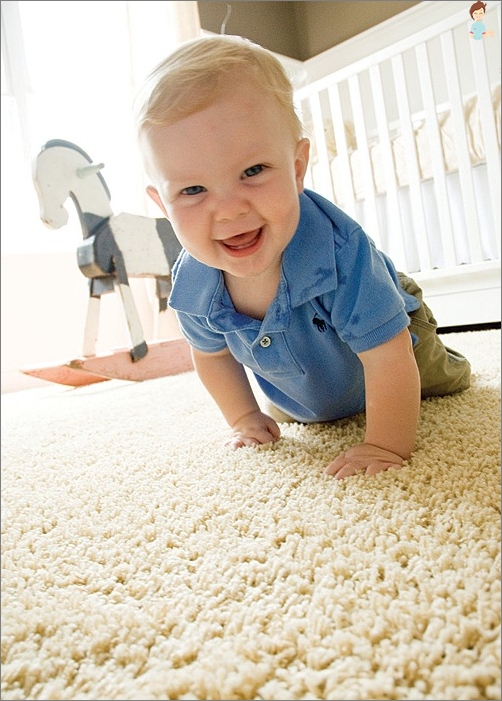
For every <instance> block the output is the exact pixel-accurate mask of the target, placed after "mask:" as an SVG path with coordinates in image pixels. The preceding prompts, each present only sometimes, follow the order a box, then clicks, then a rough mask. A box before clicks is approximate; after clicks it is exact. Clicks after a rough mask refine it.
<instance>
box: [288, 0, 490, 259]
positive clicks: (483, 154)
mask: <svg viewBox="0 0 502 701" xmlns="http://www.w3.org/2000/svg"><path fill="white" fill-rule="evenodd" d="M488 5H490V3H489V4H488ZM488 5H487V12H486V15H485V19H484V23H485V25H486V26H487V27H489V28H490V29H491V30H492V31H493V36H489V37H487V38H486V39H485V40H483V41H477V40H474V39H472V38H471V37H470V36H469V30H470V26H471V24H472V20H471V19H470V17H469V11H468V7H465V8H464V9H463V10H462V11H455V12H454V13H453V14H452V15H451V16H448V17H444V18H442V19H441V20H440V21H439V22H437V23H435V24H434V15H433V13H432V12H431V23H430V25H429V26H427V27H425V28H422V29H421V30H419V31H417V32H414V33H412V34H411V35H409V36H406V37H404V38H400V39H399V40H398V41H396V42H395V43H393V44H391V45H388V46H386V47H384V48H381V49H380V50H378V51H376V52H373V53H370V54H369V55H365V46H364V42H362V44H361V54H362V55H361V58H359V59H358V60H355V61H351V63H350V64H349V65H345V66H341V67H338V68H337V70H335V71H334V72H332V73H329V74H327V75H325V76H323V77H321V78H317V79H316V80H314V81H313V82H311V83H310V84H307V85H304V86H303V87H300V88H298V90H297V91H296V104H297V107H298V110H299V113H300V114H301V116H302V119H303V122H304V125H305V127H306V131H307V135H308V136H309V137H310V138H311V141H312V159H311V163H310V166H309V172H308V174H307V180H306V185H307V187H312V188H313V189H315V190H317V191H318V192H319V193H320V194H323V195H325V196H326V197H327V198H328V199H330V200H331V201H333V202H335V203H336V204H339V205H340V206H341V207H342V208H343V209H344V210H345V211H346V212H347V213H348V214H350V215H351V216H353V217H354V218H355V219H356V220H357V221H359V222H360V223H361V224H362V225H363V227H364V228H365V229H366V231H367V232H368V234H370V236H372V238H374V240H375V242H376V243H377V245H379V246H380V247H381V248H382V249H383V250H384V251H386V252H387V253H389V255H391V256H392V258H393V259H394V261H395V263H396V265H397V266H398V267H399V268H400V269H401V270H404V271H407V272H416V271H430V270H433V269H437V268H444V269H449V268H454V267H456V266H458V265H463V264H478V263H482V262H483V261H488V260H499V259H500V227H501V220H500V3H497V4H496V5H495V6H494V8H493V9H491V10H490V8H489V6H488ZM492 5H493V3H492ZM377 29H378V27H377V28H376V29H375V31H376V30H377ZM337 48H340V47H337ZM307 63H308V62H307Z"/></svg>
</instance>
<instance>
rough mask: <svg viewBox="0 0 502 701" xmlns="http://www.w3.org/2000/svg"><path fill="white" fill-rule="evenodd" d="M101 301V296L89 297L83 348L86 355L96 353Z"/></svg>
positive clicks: (83, 353)
mask: <svg viewBox="0 0 502 701" xmlns="http://www.w3.org/2000/svg"><path fill="white" fill-rule="evenodd" d="M100 302H101V297H92V296H90V297H89V304H88V305H87V317H86V320H85V329H84V343H83V348H82V355H84V356H91V355H96V341H97V338H98V324H99V305H100Z"/></svg>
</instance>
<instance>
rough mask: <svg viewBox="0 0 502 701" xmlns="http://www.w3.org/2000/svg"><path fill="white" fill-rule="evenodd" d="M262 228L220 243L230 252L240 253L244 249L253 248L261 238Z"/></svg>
mask: <svg viewBox="0 0 502 701" xmlns="http://www.w3.org/2000/svg"><path fill="white" fill-rule="evenodd" d="M261 232H262V228H261V227H260V228H259V229H254V230H253V231H246V232H244V233H243V234H237V236H232V237H231V238H229V239H225V240H224V241H221V243H222V244H223V245H224V246H225V247H226V248H229V249H231V250H232V251H242V250H245V249H246V248H250V247H251V246H254V245H255V243H256V242H257V241H258V239H259V238H260V236H261Z"/></svg>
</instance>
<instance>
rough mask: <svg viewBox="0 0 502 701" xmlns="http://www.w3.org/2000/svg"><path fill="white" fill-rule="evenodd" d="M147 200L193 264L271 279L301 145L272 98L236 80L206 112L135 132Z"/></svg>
mask: <svg viewBox="0 0 502 701" xmlns="http://www.w3.org/2000/svg"><path fill="white" fill-rule="evenodd" d="M142 147H143V151H144V154H145V157H146V162H147V164H148V167H149V174H150V176H151V178H152V182H153V186H154V187H153V188H149V189H148V191H149V194H150V196H151V197H152V198H153V199H154V201H155V202H157V204H158V205H159V206H160V207H161V209H162V211H163V212H164V213H165V215H166V216H167V217H168V219H169V220H170V221H171V224H172V225H173V227H174V230H175V231H176V234H177V236H178V238H179V240H180V242H181V244H182V245H183V247H184V248H185V249H186V250H187V251H188V252H189V253H190V254H191V255H192V256H193V257H194V258H196V259H197V260H199V261H201V262H203V263H205V264H206V265H209V266H211V267H214V268H218V269H220V270H223V271H224V272H226V273H227V274H230V275H233V276H236V277H253V276H261V275H265V276H266V275H267V273H270V274H273V273H274V272H275V273H277V269H278V266H280V263H281V257H282V252H283V251H284V249H285V247H286V246H287V245H288V243H289V242H290V241H291V238H292V237H293V235H294V232H295V230H296V227H297V225H298V220H299V200H298V194H299V193H300V192H301V191H302V189H303V178H304V175H305V170H306V167H307V162H308V149H309V143H308V141H307V140H306V139H303V140H301V141H300V142H298V143H295V141H294V138H293V136H292V133H291V129H290V127H289V124H288V123H287V120H286V119H285V117H284V115H283V113H282V111H281V110H280V108H279V106H278V103H277V102H276V100H275V98H273V97H271V96H270V95H268V94H266V93H265V92H264V91H263V90H262V89H260V88H257V87H256V85H255V84H253V85H250V84H249V81H245V82H244V81H241V82H239V80H238V77H237V76H236V80H235V81H232V84H231V85H230V86H229V87H228V89H227V90H226V91H225V92H224V93H223V95H221V96H220V97H218V98H217V100H216V101H215V102H214V103H213V104H211V105H210V106H209V107H207V108H205V109H203V110H201V111H199V112H196V113H195V114H192V115H190V116H188V117H185V118H183V119H181V120H179V121H177V122H175V123H174V124H171V125H169V126H165V127H153V128H151V129H150V130H149V131H148V132H147V133H145V134H144V135H143V136H142Z"/></svg>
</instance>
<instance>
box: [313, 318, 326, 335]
mask: <svg viewBox="0 0 502 701" xmlns="http://www.w3.org/2000/svg"><path fill="white" fill-rule="evenodd" d="M312 323H313V324H314V326H317V330H318V331H320V332H321V333H324V332H325V331H326V330H327V328H328V327H327V325H326V322H325V321H324V319H321V317H320V316H317V314H314V316H313V317H312Z"/></svg>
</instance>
